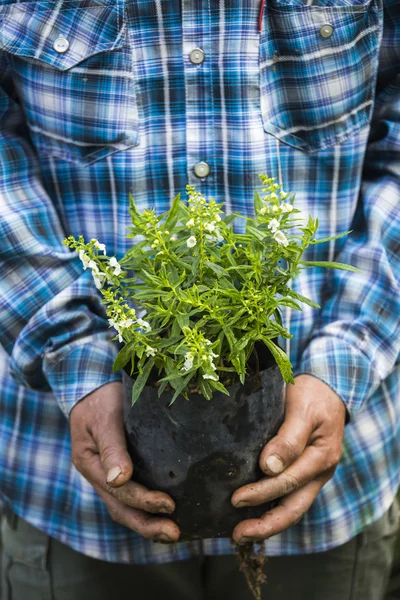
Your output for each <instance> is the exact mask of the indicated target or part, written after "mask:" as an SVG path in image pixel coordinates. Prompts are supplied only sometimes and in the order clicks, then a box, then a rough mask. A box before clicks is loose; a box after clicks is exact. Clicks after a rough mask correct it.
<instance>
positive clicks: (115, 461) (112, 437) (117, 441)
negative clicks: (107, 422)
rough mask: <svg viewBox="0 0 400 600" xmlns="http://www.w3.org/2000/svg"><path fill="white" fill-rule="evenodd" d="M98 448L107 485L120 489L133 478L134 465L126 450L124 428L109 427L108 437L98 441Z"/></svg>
mask: <svg viewBox="0 0 400 600" xmlns="http://www.w3.org/2000/svg"><path fill="white" fill-rule="evenodd" d="M98 447H99V452H100V460H101V464H102V465H103V469H104V471H105V473H106V482H107V484H108V485H111V486H112V487H120V486H121V485H124V483H127V481H129V480H130V478H131V477H132V473H133V464H132V461H131V459H130V456H129V454H128V451H127V449H126V442H125V434H124V430H123V428H119V427H116V426H115V424H113V426H111V427H109V429H108V430H107V434H106V436H104V437H102V438H101V439H99V440H98Z"/></svg>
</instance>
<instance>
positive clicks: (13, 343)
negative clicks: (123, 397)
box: [0, 52, 120, 415]
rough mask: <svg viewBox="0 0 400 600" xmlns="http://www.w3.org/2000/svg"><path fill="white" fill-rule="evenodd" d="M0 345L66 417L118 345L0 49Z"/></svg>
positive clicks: (101, 377) (101, 376) (108, 376)
mask: <svg viewBox="0 0 400 600" xmlns="http://www.w3.org/2000/svg"><path fill="white" fill-rule="evenodd" d="M0 74H1V75H0V77H1V80H0V273H1V280H0V292H1V293H0V322H1V327H0V344H1V345H2V346H3V348H4V349H5V350H6V352H7V353H8V355H9V356H10V367H11V372H12V374H13V375H14V377H15V378H16V379H17V381H18V382H19V383H21V384H22V385H24V386H26V387H30V388H33V389H35V390H43V391H50V390H51V391H53V393H54V395H55V397H56V398H57V400H58V402H59V404H60V407H61V409H62V410H63V412H64V413H65V415H68V414H69V412H70V411H71V409H72V408H73V407H74V406H75V404H76V403H77V402H78V401H79V400H80V399H82V398H83V397H84V396H86V395H87V394H88V393H90V392H92V391H94V390H95V389H97V388H98V387H100V386H102V385H104V384H105V383H108V382H110V381H115V380H118V379H119V378H120V375H119V374H115V373H114V374H113V373H112V365H113V362H114V358H115V355H116V353H117V351H118V347H117V345H116V344H115V343H114V342H112V341H111V338H112V337H113V334H112V332H111V330H110V329H109V328H108V322H107V320H106V315H105V311H104V307H103V305H102V304H101V298H100V295H99V293H98V292H97V290H96V288H95V285H94V282H93V280H92V277H91V273H89V272H86V271H85V272H84V271H83V270H82V266H81V263H80V260H79V258H78V257H77V255H76V254H75V253H72V252H71V251H70V250H68V249H67V248H66V247H65V246H63V245H62V240H63V239H64V238H65V237H66V235H65V232H64V231H63V228H62V226H61V223H60V219H59V217H58V214H57V211H56V210H55V207H54V205H53V203H52V200H51V198H49V196H48V194H47V192H46V190H45V188H44V186H43V183H42V181H41V175H40V168H39V165H38V161H37V158H36V155H35V153H34V150H33V148H32V146H31V144H30V143H29V134H28V132H27V129H26V123H25V120H24V116H23V113H22V110H21V107H20V105H19V103H18V99H17V96H16V94H15V90H14V89H13V82H12V77H11V74H10V71H9V69H8V65H7V60H6V55H5V53H1V52H0Z"/></svg>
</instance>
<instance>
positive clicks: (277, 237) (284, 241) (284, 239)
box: [274, 231, 289, 247]
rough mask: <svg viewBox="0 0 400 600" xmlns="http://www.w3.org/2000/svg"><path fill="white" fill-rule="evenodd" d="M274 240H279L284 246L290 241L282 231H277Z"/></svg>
mask: <svg viewBox="0 0 400 600" xmlns="http://www.w3.org/2000/svg"><path fill="white" fill-rule="evenodd" d="M274 240H275V241H276V242H278V244H282V246H285V247H286V246H287V245H288V244H289V241H288V239H287V237H286V235H285V234H284V233H282V231H276V232H275V233H274Z"/></svg>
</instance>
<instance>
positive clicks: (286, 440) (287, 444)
mask: <svg viewBox="0 0 400 600" xmlns="http://www.w3.org/2000/svg"><path fill="white" fill-rule="evenodd" d="M296 383H297V382H296ZM296 387H299V386H296ZM296 392H297V393H296ZM296 392H295V386H293V385H288V387H287V392H286V404H285V420H284V422H283V424H282V426H281V427H280V429H279V431H278V433H277V434H276V436H275V437H273V438H272V440H270V441H269V442H268V443H267V444H266V445H265V446H264V448H263V451H262V452H261V455H260V462H259V464H260V468H261V470H262V471H263V472H264V473H266V474H267V475H270V476H271V475H272V476H273V475H279V473H281V472H282V471H284V469H286V468H287V467H288V466H289V465H291V464H293V463H294V462H295V461H296V460H297V459H298V458H299V457H300V456H301V455H302V454H303V452H304V449H305V447H306V446H307V443H308V440H309V438H310V435H311V433H312V430H313V422H312V419H310V415H309V414H308V411H307V409H306V407H305V406H304V405H303V403H302V394H299V393H298V392H299V390H298V389H297V390H296Z"/></svg>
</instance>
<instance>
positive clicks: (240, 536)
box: [232, 475, 329, 544]
mask: <svg viewBox="0 0 400 600" xmlns="http://www.w3.org/2000/svg"><path fill="white" fill-rule="evenodd" d="M327 479H329V477H327V476H325V475H323V476H321V477H320V478H318V479H314V481H311V482H310V483H309V484H308V485H306V486H305V487H303V488H301V489H300V490H297V491H296V492H293V493H292V494H289V495H288V496H285V498H283V499H282V500H281V501H280V503H279V506H277V507H276V508H274V509H273V510H271V511H269V512H267V513H265V515H263V516H262V517H261V518H260V519H248V520H247V521H242V522H241V523H239V525H237V526H236V527H235V529H234V530H233V534H232V537H233V540H234V541H235V542H237V543H238V544H245V543H247V542H253V541H260V540H266V539H268V538H270V537H272V536H273V535H277V534H278V533H281V532H282V531H285V529H287V528H288V527H291V526H292V525H295V524H296V523H298V522H299V521H300V519H301V518H302V516H303V515H304V513H305V512H306V511H307V510H308V509H309V508H310V506H311V504H312V503H313V502H314V500H315V498H316V497H317V495H318V493H319V491H320V490H321V488H322V486H323V485H324V484H325V483H326V481H327Z"/></svg>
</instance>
